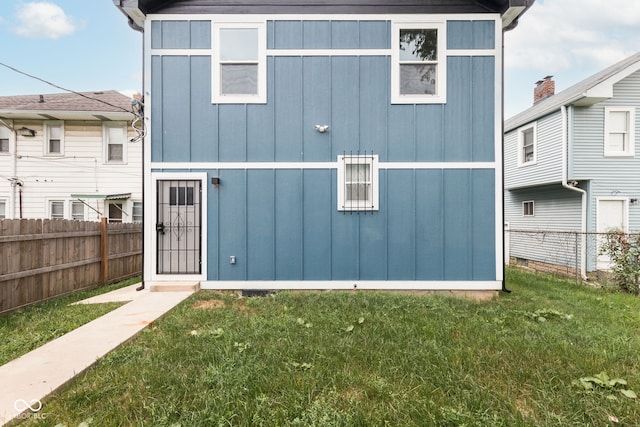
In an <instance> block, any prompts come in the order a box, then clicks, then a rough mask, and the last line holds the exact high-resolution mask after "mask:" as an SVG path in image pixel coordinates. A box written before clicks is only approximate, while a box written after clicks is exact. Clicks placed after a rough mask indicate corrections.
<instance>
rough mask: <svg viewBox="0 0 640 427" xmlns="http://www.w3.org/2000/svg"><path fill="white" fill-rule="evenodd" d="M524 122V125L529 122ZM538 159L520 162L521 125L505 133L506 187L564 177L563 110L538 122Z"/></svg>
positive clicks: (521, 185) (532, 184) (554, 180)
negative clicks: (532, 161)
mask: <svg viewBox="0 0 640 427" xmlns="http://www.w3.org/2000/svg"><path fill="white" fill-rule="evenodd" d="M529 125H530V124H527V125H524V126H523V127H526V126H529ZM535 126H536V140H535V143H534V144H535V150H536V162H535V163H533V164H527V165H522V166H520V165H518V156H519V155H520V152H519V143H518V133H519V129H520V128H518V129H514V130H512V131H510V132H508V133H507V134H506V135H505V139H504V145H505V149H504V150H505V154H504V158H505V165H504V176H505V188H507V189H510V188H520V187H528V186H535V185H545V184H549V183H553V182H561V181H562V116H561V114H560V110H558V111H557V112H554V113H552V114H550V115H548V116H545V117H542V118H540V119H538V120H537V121H536V122H535Z"/></svg>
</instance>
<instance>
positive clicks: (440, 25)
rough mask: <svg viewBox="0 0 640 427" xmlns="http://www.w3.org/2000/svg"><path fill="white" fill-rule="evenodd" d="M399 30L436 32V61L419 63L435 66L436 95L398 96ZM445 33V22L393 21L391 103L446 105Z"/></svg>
mask: <svg viewBox="0 0 640 427" xmlns="http://www.w3.org/2000/svg"><path fill="white" fill-rule="evenodd" d="M400 30H437V32H438V44H437V48H438V53H437V60H436V61H421V62H420V63H429V64H431V63H433V64H435V65H436V93H435V94H433V95H430V94H405V95H401V94H400V63H401V62H402V61H400ZM446 40H447V31H446V22H445V21H414V20H412V21H394V22H393V23H392V31H391V103H392V104H446V102H447V93H446V92H447V42H446Z"/></svg>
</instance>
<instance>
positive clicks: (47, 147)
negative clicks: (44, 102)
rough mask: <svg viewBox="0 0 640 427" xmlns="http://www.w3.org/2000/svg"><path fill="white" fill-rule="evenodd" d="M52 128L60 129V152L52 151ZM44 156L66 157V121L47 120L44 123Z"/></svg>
mask: <svg viewBox="0 0 640 427" xmlns="http://www.w3.org/2000/svg"><path fill="white" fill-rule="evenodd" d="M51 128H60V152H59V153H58V152H55V151H54V152H52V151H51V144H50V139H51ZM43 149H44V155H45V156H55V157H61V156H64V121H62V120H45V122H44V147H43Z"/></svg>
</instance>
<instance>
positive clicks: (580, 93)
mask: <svg viewBox="0 0 640 427" xmlns="http://www.w3.org/2000/svg"><path fill="white" fill-rule="evenodd" d="M638 70H640V52H638V53H636V54H635V55H632V56H630V57H628V58H626V59H623V60H622V61H620V62H618V63H616V64H614V65H612V66H610V67H608V68H605V69H604V70H602V71H600V72H599V73H596V74H594V75H592V76H591V77H588V78H586V79H584V80H582V81H581V82H579V83H576V84H575V85H573V86H571V87H569V88H567V89H565V90H563V91H562V92H559V93H557V94H555V95H553V96H550V97H548V98H545V99H544V100H542V101H540V102H538V103H537V104H535V105H534V106H533V107H531V108H528V109H526V110H524V111H522V112H521V113H518V114H516V115H515V116H513V117H511V118H509V119H508V120H506V121H505V123H504V130H505V132H508V131H511V130H513V129H515V128H518V127H520V126H522V125H525V124H527V123H529V122H532V121H534V120H537V119H539V118H540V117H543V116H546V115H547V114H550V113H553V112H554V111H557V110H559V109H560V108H561V107H562V106H563V105H575V106H589V105H593V104H596V103H598V102H600V101H604V100H605V99H609V98H611V97H612V96H613V85H614V84H616V83H618V82H619V81H620V80H622V79H624V78H625V77H627V76H629V75H631V74H633V73H635V72H636V71H638Z"/></svg>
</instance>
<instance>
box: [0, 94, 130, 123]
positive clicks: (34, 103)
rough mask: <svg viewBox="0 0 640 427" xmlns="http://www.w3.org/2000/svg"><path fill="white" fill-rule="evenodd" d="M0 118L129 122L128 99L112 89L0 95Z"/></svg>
mask: <svg viewBox="0 0 640 427" xmlns="http://www.w3.org/2000/svg"><path fill="white" fill-rule="evenodd" d="M0 118H5V119H38V120H42V119H45V120H63V119H75V120H130V119H131V118H132V112H131V98H129V97H128V96H125V95H123V94H121V93H120V92H117V91H115V90H108V91H100V92H78V93H52V94H44V95H16V96H0Z"/></svg>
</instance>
